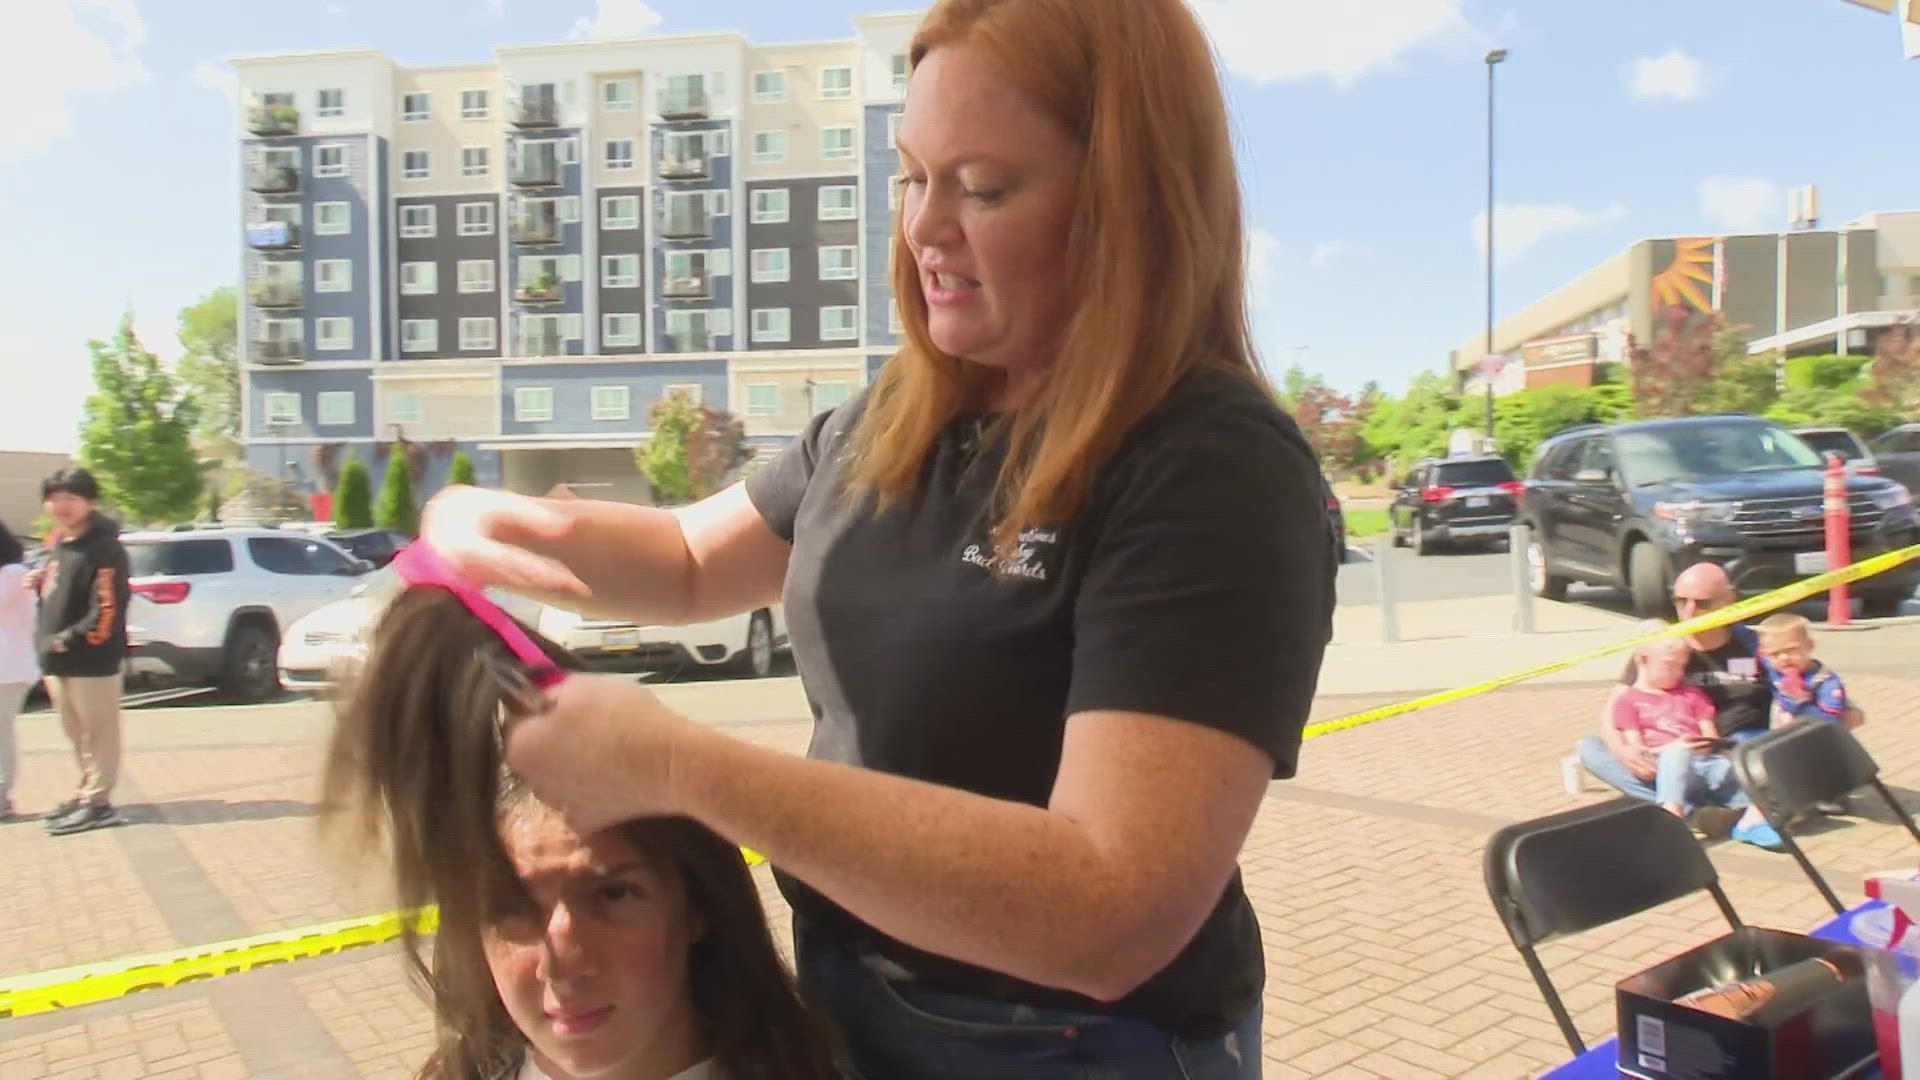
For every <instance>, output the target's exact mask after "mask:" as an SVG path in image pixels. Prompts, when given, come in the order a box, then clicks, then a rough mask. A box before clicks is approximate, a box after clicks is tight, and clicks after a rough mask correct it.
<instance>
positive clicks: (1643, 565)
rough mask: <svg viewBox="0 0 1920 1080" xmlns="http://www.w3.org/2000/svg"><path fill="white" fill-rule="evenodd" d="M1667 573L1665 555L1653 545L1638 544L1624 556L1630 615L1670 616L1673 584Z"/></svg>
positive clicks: (1646, 543) (1647, 543)
mask: <svg viewBox="0 0 1920 1080" xmlns="http://www.w3.org/2000/svg"><path fill="white" fill-rule="evenodd" d="M1670 578H1671V575H1670V574H1669V573H1668V571H1667V553H1666V552H1664V551H1661V550H1660V548H1659V546H1658V545H1656V544H1652V543H1649V542H1647V541H1641V542H1640V543H1638V544H1635V545H1633V550H1632V551H1630V552H1628V553H1627V592H1629V593H1630V594H1632V596H1633V613H1634V614H1635V615H1637V616H1639V617H1640V618H1643V619H1670V618H1672V617H1673V596H1672V593H1673V583H1672V581H1671V580H1669V579H1670Z"/></svg>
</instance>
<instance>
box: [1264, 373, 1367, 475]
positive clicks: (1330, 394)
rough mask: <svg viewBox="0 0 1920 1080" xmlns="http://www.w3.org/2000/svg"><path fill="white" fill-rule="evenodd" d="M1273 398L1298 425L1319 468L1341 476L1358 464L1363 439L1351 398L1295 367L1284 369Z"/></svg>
mask: <svg viewBox="0 0 1920 1080" xmlns="http://www.w3.org/2000/svg"><path fill="white" fill-rule="evenodd" d="M1277 396H1278V398H1279V400H1280V406H1281V407H1282V408H1284V409H1286V410H1287V412H1288V413H1289V414H1291V415H1292V416H1293V419H1294V422H1295V423H1297V424H1299V425H1300V431H1301V433H1302V434H1304V435H1306V437H1307V443H1308V444H1309V445H1311V446H1312V447H1313V452H1314V454H1315V455H1316V456H1318V457H1319V459H1320V465H1321V467H1322V468H1324V469H1326V470H1327V471H1329V472H1344V471H1346V470H1348V469H1351V468H1354V467H1356V466H1358V465H1359V464H1360V459H1361V458H1363V457H1364V456H1365V455H1364V453H1363V451H1364V449H1365V447H1366V439H1365V437H1364V436H1363V435H1362V433H1361V425H1360V424H1359V422H1358V421H1357V419H1356V417H1355V409H1354V402H1353V400H1352V399H1351V398H1348V397H1347V396H1346V395H1344V394H1341V393H1340V392H1338V391H1336V390H1334V389H1333V388H1332V387H1331V386H1328V385H1327V381H1326V380H1325V379H1324V378H1322V377H1320V376H1319V375H1313V374H1309V373H1308V372H1307V371H1306V370H1305V369H1304V368H1302V367H1300V365H1298V364H1295V365H1294V366H1293V367H1291V368H1288V369H1287V373H1286V376H1285V377H1284V378H1283V379H1282V380H1281V384H1280V389H1279V392H1278V394H1277Z"/></svg>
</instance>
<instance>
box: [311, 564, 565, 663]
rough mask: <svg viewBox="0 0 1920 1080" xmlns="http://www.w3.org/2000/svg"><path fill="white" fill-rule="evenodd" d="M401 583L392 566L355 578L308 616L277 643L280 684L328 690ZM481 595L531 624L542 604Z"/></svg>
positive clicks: (359, 655)
mask: <svg viewBox="0 0 1920 1080" xmlns="http://www.w3.org/2000/svg"><path fill="white" fill-rule="evenodd" d="M403 588H405V585H404V584H403V583H402V582H401V580H400V575H399V573H398V572H397V571H395V570H394V569H393V568H392V567H384V568H382V569H379V570H375V571H374V572H373V573H371V574H368V575H367V576H365V577H363V578H361V579H360V581H359V582H358V583H357V584H355V585H354V586H353V588H352V590H350V591H349V592H348V593H347V595H346V596H345V597H343V598H342V599H339V600H335V601H333V602H332V603H330V604H326V605H324V606H322V607H319V608H316V609H315V610H313V611H311V612H308V613H307V614H306V615H305V616H304V617H302V618H300V619H298V620H296V621H295V622H294V623H293V624H292V625H290V626H288V627H287V632H286V634H285V635H284V636H283V637H282V638H281V641H280V652H279V669H280V684H281V685H282V686H285V687H286V688H287V689H289V690H303V691H308V692H315V691H324V690H330V689H332V688H333V687H334V686H335V685H337V684H338V683H339V682H340V680H341V679H342V677H344V676H346V675H348V674H350V673H351V672H352V670H353V668H354V667H355V666H356V665H358V664H359V663H360V662H361V661H363V660H365V659H366V656H367V638H368V636H369V633H370V632H371V631H372V629H373V626H374V623H375V622H376V621H377V620H378V619H379V618H380V613H381V612H382V611H383V610H385V608H386V606H387V602H388V601H390V600H392V599H393V598H394V597H395V596H397V595H399V593H400V590H401V589H403ZM486 595H487V597H488V598H489V599H491V600H492V601H493V602H494V603H496V604H499V605H500V606H501V607H502V608H503V609H505V610H506V612H507V614H509V615H512V616H513V617H514V618H516V619H519V620H520V621H521V622H523V623H526V624H527V625H528V626H533V625H535V624H537V623H538V621H539V619H540V612H541V610H542V608H543V605H542V604H541V603H540V602H539V601H537V600H529V599H527V598H525V597H523V596H516V595H514V594H513V593H509V592H505V591H502V590H500V589H488V590H486Z"/></svg>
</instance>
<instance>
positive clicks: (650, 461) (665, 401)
mask: <svg viewBox="0 0 1920 1080" xmlns="http://www.w3.org/2000/svg"><path fill="white" fill-rule="evenodd" d="M649 415H650V416H651V417H652V420H653V436H652V437H651V438H649V439H648V440H647V441H646V443H645V444H644V445H642V446H639V447H637V448H635V450H634V452H633V457H634V463H635V464H636V465H638V466H639V468H640V474H641V475H642V476H645V477H646V478H647V483H648V484H650V485H652V487H653V495H654V500H655V501H656V502H660V503H664V504H667V505H673V504H677V503H686V502H692V501H693V499H694V498H695V496H694V493H693V478H692V475H691V473H690V471H689V470H688V468H687V443H688V441H689V440H690V439H691V438H692V436H693V430H694V428H695V427H696V426H698V425H699V423H700V406H698V405H696V404H694V402H693V399H692V398H691V397H689V396H687V395H686V394H679V393H674V394H668V395H667V396H666V397H663V398H661V399H660V400H659V401H657V402H655V403H654V406H653V411H652V412H651V413H650V414H649Z"/></svg>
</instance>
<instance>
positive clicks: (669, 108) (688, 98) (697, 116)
mask: <svg viewBox="0 0 1920 1080" xmlns="http://www.w3.org/2000/svg"><path fill="white" fill-rule="evenodd" d="M712 111H713V110H712V106H711V104H709V102H708V101H707V92H706V90H705V89H693V88H688V89H684V90H675V91H670V92H668V93H665V94H662V95H660V119H662V120H705V119H706V118H707V116H708V114H709V113H711V112H712Z"/></svg>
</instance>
